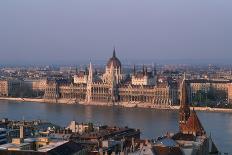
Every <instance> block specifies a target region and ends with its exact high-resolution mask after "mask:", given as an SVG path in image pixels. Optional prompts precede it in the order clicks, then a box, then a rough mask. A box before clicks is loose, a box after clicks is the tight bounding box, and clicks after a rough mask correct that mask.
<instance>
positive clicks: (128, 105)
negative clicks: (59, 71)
mask: <svg viewBox="0 0 232 155" xmlns="http://www.w3.org/2000/svg"><path fill="white" fill-rule="evenodd" d="M0 100H8V101H19V102H38V103H49V104H80V105H95V106H113V105H114V106H120V107H126V108H150V109H160V110H178V109H179V106H158V105H153V104H149V103H127V102H121V103H116V104H112V103H103V102H90V103H86V102H83V101H79V102H77V100H75V99H57V100H55V99H43V98H13V97H0ZM194 110H196V111H208V112H224V113H232V109H223V108H210V107H194Z"/></svg>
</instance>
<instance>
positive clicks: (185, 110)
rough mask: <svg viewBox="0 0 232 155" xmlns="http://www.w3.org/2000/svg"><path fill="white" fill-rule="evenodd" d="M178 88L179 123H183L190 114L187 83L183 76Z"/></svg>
mask: <svg viewBox="0 0 232 155" xmlns="http://www.w3.org/2000/svg"><path fill="white" fill-rule="evenodd" d="M180 90H181V92H180V110H179V116H180V118H179V119H180V120H179V122H180V124H181V123H185V122H186V121H187V120H188V118H189V116H190V106H189V103H188V92H187V84H186V79H185V76H184V79H183V81H182V83H181V88H180Z"/></svg>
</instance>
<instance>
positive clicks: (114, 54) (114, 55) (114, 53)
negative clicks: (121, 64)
mask: <svg viewBox="0 0 232 155" xmlns="http://www.w3.org/2000/svg"><path fill="white" fill-rule="evenodd" d="M115 51H116V50H115V46H114V50H113V58H115V57H116V52H115Z"/></svg>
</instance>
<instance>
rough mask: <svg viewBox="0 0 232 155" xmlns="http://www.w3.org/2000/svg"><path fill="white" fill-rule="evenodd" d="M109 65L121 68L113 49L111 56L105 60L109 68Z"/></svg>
mask: <svg viewBox="0 0 232 155" xmlns="http://www.w3.org/2000/svg"><path fill="white" fill-rule="evenodd" d="M111 65H113V67H114V68H121V62H120V60H119V59H118V58H117V57H116V54H115V49H114V51H113V56H112V57H111V58H110V59H109V61H108V62H107V67H108V68H110V67H111Z"/></svg>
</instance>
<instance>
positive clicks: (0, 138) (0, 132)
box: [0, 128, 7, 145]
mask: <svg viewBox="0 0 232 155" xmlns="http://www.w3.org/2000/svg"><path fill="white" fill-rule="evenodd" d="M5 143H7V130H6V129H5V128H0V145H2V144H5Z"/></svg>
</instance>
